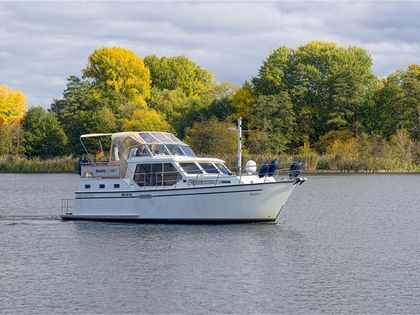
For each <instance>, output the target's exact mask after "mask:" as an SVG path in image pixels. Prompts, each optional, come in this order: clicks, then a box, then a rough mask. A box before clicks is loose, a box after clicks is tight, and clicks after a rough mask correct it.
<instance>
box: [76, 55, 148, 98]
mask: <svg viewBox="0 0 420 315" xmlns="http://www.w3.org/2000/svg"><path fill="white" fill-rule="evenodd" d="M83 77H84V78H87V79H90V80H91V81H92V83H93V85H94V87H95V88H96V89H98V90H99V91H100V92H102V93H103V94H105V95H108V94H109V92H115V93H117V95H122V96H124V97H126V98H128V100H131V101H134V102H136V103H138V104H145V99H146V98H147V97H148V96H149V95H150V71H149V69H147V68H146V67H145V65H144V62H143V60H142V59H141V58H139V57H138V56H137V55H136V54H135V53H134V52H132V51H130V50H128V49H124V48H120V47H112V48H106V47H104V48H100V49H96V50H95V51H94V52H93V53H92V54H91V55H90V56H89V59H88V65H87V67H86V69H85V70H83ZM111 94H112V93H111ZM114 95H115V94H114Z"/></svg>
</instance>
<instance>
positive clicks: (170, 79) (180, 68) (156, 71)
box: [144, 55, 214, 96]
mask: <svg viewBox="0 0 420 315" xmlns="http://www.w3.org/2000/svg"><path fill="white" fill-rule="evenodd" d="M144 63H145V64H146V66H147V67H148V68H149V69H150V74H151V78H152V87H154V88H156V89H158V90H164V89H167V90H176V89H180V90H182V91H183V92H184V94H185V95H187V96H199V95H201V94H202V93H205V92H208V91H209V90H212V89H214V79H213V74H212V73H211V72H209V71H207V70H205V69H203V68H202V67H200V66H198V65H197V64H195V63H194V62H192V61H191V60H190V59H188V58H187V57H185V56H177V57H161V58H159V57H157V56H156V55H150V56H146V57H145V58H144Z"/></svg>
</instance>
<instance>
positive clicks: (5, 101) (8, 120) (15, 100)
mask: <svg viewBox="0 0 420 315" xmlns="http://www.w3.org/2000/svg"><path fill="white" fill-rule="evenodd" d="M25 112H26V96H25V94H23V93H22V92H21V91H19V90H11V89H9V87H8V86H7V85H6V84H0V125H3V124H6V125H9V124H12V123H15V122H19V121H20V120H22V118H23V116H24V115H25Z"/></svg>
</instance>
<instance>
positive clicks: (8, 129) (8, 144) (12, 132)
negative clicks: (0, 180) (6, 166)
mask: <svg viewBox="0 0 420 315" xmlns="http://www.w3.org/2000/svg"><path fill="white" fill-rule="evenodd" d="M22 141H23V130H22V126H21V124H20V123H14V124H10V125H6V124H3V125H0V156H1V155H19V154H21V153H23V147H22Z"/></svg>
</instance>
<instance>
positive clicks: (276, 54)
mask: <svg viewBox="0 0 420 315" xmlns="http://www.w3.org/2000/svg"><path fill="white" fill-rule="evenodd" d="M292 54H293V50H292V49H290V48H287V47H284V46H283V47H279V48H277V49H276V50H274V51H273V52H272V53H271V54H270V55H269V56H268V57H267V59H265V60H264V62H263V64H262V66H261V67H260V69H259V71H258V76H257V77H254V78H252V84H253V86H254V88H255V91H256V92H257V93H258V94H263V95H274V94H278V93H280V92H282V91H286V90H287V84H286V82H285V79H286V75H287V74H288V72H289V66H290V58H291V56H292Z"/></svg>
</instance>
